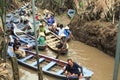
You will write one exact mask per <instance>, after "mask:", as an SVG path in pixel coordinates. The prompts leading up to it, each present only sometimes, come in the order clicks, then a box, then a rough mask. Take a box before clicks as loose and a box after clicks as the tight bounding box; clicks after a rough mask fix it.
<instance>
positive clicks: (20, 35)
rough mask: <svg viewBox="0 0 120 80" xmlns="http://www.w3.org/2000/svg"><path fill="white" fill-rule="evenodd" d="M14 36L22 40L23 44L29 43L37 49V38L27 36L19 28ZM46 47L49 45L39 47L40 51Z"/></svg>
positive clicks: (15, 30)
mask: <svg viewBox="0 0 120 80" xmlns="http://www.w3.org/2000/svg"><path fill="white" fill-rule="evenodd" d="M14 34H15V36H16V37H18V38H19V39H20V41H21V42H25V43H28V44H29V45H30V46H33V48H35V38H33V37H32V36H30V35H27V34H25V33H24V32H23V31H21V30H20V29H17V28H15V29H14ZM46 47H47V45H38V49H39V50H45V49H46Z"/></svg>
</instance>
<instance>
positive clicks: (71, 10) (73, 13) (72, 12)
mask: <svg viewBox="0 0 120 80" xmlns="http://www.w3.org/2000/svg"><path fill="white" fill-rule="evenodd" d="M67 14H68V16H69V17H70V18H71V19H72V18H73V17H74V15H75V10H73V9H69V10H68V12H67Z"/></svg>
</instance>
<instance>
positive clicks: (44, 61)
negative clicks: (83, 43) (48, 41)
mask: <svg viewBox="0 0 120 80" xmlns="http://www.w3.org/2000/svg"><path fill="white" fill-rule="evenodd" d="M7 52H8V55H9V56H10V57H13V56H16V55H15V54H14V51H13V49H12V47H10V46H8V50H7ZM25 52H26V57H24V58H17V61H18V62H19V63H20V64H21V65H24V66H27V67H29V68H32V69H34V70H37V61H36V53H33V52H31V51H27V50H26V51H25ZM66 64H67V62H65V61H62V60H58V59H54V58H51V57H48V56H45V55H41V54H39V65H40V66H41V67H42V71H43V72H44V73H46V74H48V75H51V76H54V77H57V78H61V79H65V78H66V76H65V74H64V70H63V68H64V67H65V66H66ZM83 74H84V76H83V79H81V80H85V79H86V78H90V77H91V76H92V75H93V72H92V71H90V70H88V69H87V68H84V67H83Z"/></svg>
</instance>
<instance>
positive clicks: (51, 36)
mask: <svg viewBox="0 0 120 80" xmlns="http://www.w3.org/2000/svg"><path fill="white" fill-rule="evenodd" d="M59 43H60V38H59V37H58V36H57V35H56V34H55V33H53V32H52V31H48V32H47V33H46V44H47V46H48V47H49V48H50V49H51V50H53V51H54V52H57V53H58V52H59V50H58V48H57V44H59ZM60 53H61V54H67V53H68V47H67V48H66V49H63V50H62V51H60Z"/></svg>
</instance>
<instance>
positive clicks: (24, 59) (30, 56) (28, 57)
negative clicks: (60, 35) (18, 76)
mask: <svg viewBox="0 0 120 80" xmlns="http://www.w3.org/2000/svg"><path fill="white" fill-rule="evenodd" d="M32 57H33V55H29V56H27V57H25V58H23V59H20V60H21V61H26V60H28V59H30V58H32Z"/></svg>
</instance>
